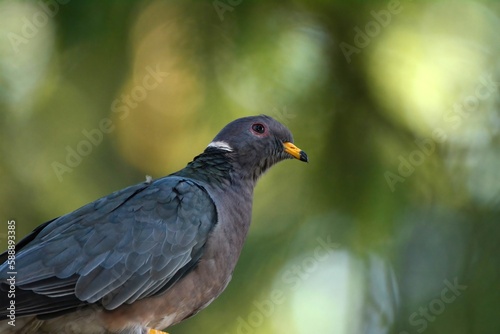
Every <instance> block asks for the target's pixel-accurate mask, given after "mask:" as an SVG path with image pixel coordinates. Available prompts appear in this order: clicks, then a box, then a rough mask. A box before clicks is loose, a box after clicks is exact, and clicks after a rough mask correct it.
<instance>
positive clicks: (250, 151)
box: [206, 115, 308, 180]
mask: <svg viewBox="0 0 500 334" xmlns="http://www.w3.org/2000/svg"><path fill="white" fill-rule="evenodd" d="M210 150H221V151H225V152H228V156H230V157H231V159H232V160H233V161H234V163H235V164H237V165H238V167H239V169H240V170H241V171H242V172H243V174H245V175H243V176H250V177H252V178H253V179H254V180H256V179H258V178H259V176H260V175H262V174H263V173H264V172H265V171H266V170H267V169H268V168H269V167H271V166H272V165H274V164H275V163H277V162H279V161H282V160H285V159H293V158H295V159H298V160H300V161H305V162H307V161H308V158H307V154H306V153H305V152H304V151H302V150H301V149H299V148H298V147H297V146H295V145H294V144H293V136H292V134H291V132H290V130H288V129H287V128H286V127H285V126H284V125H283V124H281V123H279V122H278V121H276V120H275V119H273V118H271V117H269V116H265V115H261V116H251V117H244V118H239V119H237V120H235V121H233V122H231V123H229V124H228V125H226V126H225V127H224V128H223V129H222V130H221V131H220V132H219V133H218V134H217V136H216V137H215V138H214V140H213V141H212V142H211V143H210V144H208V146H207V149H206V152H207V151H210Z"/></svg>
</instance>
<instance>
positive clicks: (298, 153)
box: [283, 141, 309, 162]
mask: <svg viewBox="0 0 500 334" xmlns="http://www.w3.org/2000/svg"><path fill="white" fill-rule="evenodd" d="M283 146H284V147H285V152H286V153H288V154H290V155H291V156H292V157H294V158H295V159H298V160H300V161H305V162H308V161H309V159H308V158H307V154H306V152H304V151H302V150H301V149H300V148H298V147H297V146H295V145H294V144H293V143H291V142H289V141H287V142H285V143H283Z"/></svg>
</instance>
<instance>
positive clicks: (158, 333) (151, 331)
mask: <svg viewBox="0 0 500 334" xmlns="http://www.w3.org/2000/svg"><path fill="white" fill-rule="evenodd" d="M147 334H168V333H167V332H162V331H159V330H157V329H153V328H149V329H148V332H147Z"/></svg>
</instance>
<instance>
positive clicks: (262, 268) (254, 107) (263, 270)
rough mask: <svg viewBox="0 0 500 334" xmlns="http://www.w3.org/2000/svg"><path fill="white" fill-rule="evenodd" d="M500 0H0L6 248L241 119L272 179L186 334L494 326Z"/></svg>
mask: <svg viewBox="0 0 500 334" xmlns="http://www.w3.org/2000/svg"><path fill="white" fill-rule="evenodd" d="M499 15H500V6H499V3H498V2H494V1H491V2H484V1H477V2H473V1H436V2H432V1H422V2H421V1H409V0H408V1H400V2H398V1H355V2H342V1H319V0H318V1H280V2H278V1H274V2H269V1H267V2H266V1H236V0H235V1H229V0H220V1H159V0H158V1H117V0H115V1H105V2H104V1H78V0H72V1H60V2H56V1H55V0H51V1H49V0H42V1H8V0H1V1H0V36H2V37H1V40H0V139H1V141H0V152H1V156H0V157H1V159H0V175H1V183H0V213H1V214H0V218H1V220H2V226H3V227H2V229H1V230H0V233H2V234H1V235H0V236H3V237H0V246H1V248H2V249H5V248H6V238H5V236H6V234H5V233H6V231H7V229H6V226H7V220H8V219H15V221H16V226H17V234H18V238H21V237H22V236H23V235H25V234H27V233H28V232H29V231H31V230H32V229H33V228H34V227H36V226H37V225H39V224H41V223H43V222H45V221H47V220H49V219H51V218H54V217H56V216H58V215H62V214H65V213H67V212H70V211H72V210H74V209H76V208H78V207H79V206H81V205H84V204H86V203H87V202H90V201H92V200H94V199H96V198H99V197H101V196H104V195H106V194H108V193H110V192H112V191H114V190H117V189H120V188H122V187H125V186H128V185H131V184H134V183H138V182H142V181H143V180H144V177H145V175H153V177H160V176H163V175H165V174H168V173H171V172H174V171H176V170H178V169H179V168H182V167H183V166H184V165H185V164H186V163H187V162H188V161H190V159H191V158H192V157H194V156H195V155H196V154H198V153H199V152H201V151H202V150H203V149H204V147H205V145H206V144H207V143H208V142H210V140H211V139H212V137H213V136H214V135H215V134H216V133H217V132H218V130H219V129H220V128H221V127H222V126H223V125H225V124H226V123H228V122H229V121H231V120H233V119H234V118H237V117H242V116H246V115H253V114H268V115H271V116H273V117H275V118H277V119H278V120H280V121H281V122H283V123H285V124H286V125H287V126H288V127H289V128H290V129H291V130H292V132H293V133H294V135H295V142H296V144H297V145H298V146H299V147H301V148H302V149H303V150H305V151H306V152H307V153H308V155H309V157H310V160H311V162H310V164H309V165H303V164H299V163H295V162H292V161H287V162H284V163H282V164H280V165H279V166H277V167H275V168H273V170H271V171H270V172H269V173H268V175H266V176H264V178H263V179H262V180H261V182H260V184H259V186H258V188H257V190H256V194H255V202H254V218H253V220H254V222H253V225H252V228H251V231H250V234H249V237H248V240H247V243H246V246H245V248H244V251H243V254H242V257H241V259H240V262H239V264H238V267H237V268H236V271H235V273H234V277H233V280H232V282H231V284H230V285H229V287H228V288H227V290H226V292H225V293H224V294H223V295H222V296H221V297H220V298H219V299H217V300H216V301H215V302H214V303H213V304H212V305H211V306H210V307H209V308H208V309H207V310H205V311H203V312H201V313H200V314H199V315H197V316H196V317H195V318H194V319H192V320H189V321H186V322H185V323H183V324H181V325H178V326H175V328H172V329H170V331H171V332H172V333H176V334H182V333H193V332H200V333H201V332H203V333H207V334H210V333H214V334H215V333H223V334H225V333H245V334H248V333H287V334H292V333H310V332H313V333H360V332H363V333H398V334H402V333H422V332H425V333H429V334H430V333H494V332H497V329H498V328H499V327H500V318H499V317H498V311H499V308H500V302H499V301H500V283H499V282H500V280H499V273H500V263H499V260H498V254H499V250H500V246H499V245H500V227H499V219H498V218H499V214H498V213H499V204H500V177H499V172H498V171H499V170H500V114H499V85H500V62H499V59H500V58H499V56H500V39H498V31H500V17H499Z"/></svg>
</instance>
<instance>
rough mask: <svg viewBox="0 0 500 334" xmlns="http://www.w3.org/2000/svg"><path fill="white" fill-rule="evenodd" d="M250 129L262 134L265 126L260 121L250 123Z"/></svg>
mask: <svg viewBox="0 0 500 334" xmlns="http://www.w3.org/2000/svg"><path fill="white" fill-rule="evenodd" d="M252 130H253V131H255V132H257V133H260V134H263V133H264V131H266V128H265V127H264V125H262V124H260V123H255V124H253V125H252Z"/></svg>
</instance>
